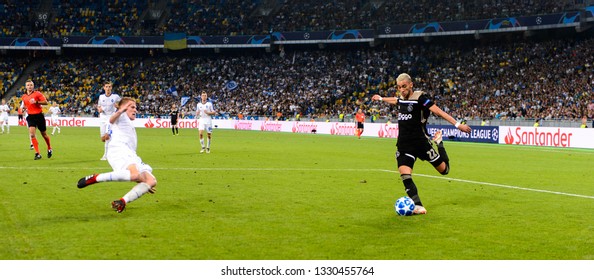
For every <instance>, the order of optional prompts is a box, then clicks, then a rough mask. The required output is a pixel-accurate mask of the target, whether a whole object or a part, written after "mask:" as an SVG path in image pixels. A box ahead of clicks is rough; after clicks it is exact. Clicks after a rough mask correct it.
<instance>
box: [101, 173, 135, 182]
mask: <svg viewBox="0 0 594 280" xmlns="http://www.w3.org/2000/svg"><path fill="white" fill-rule="evenodd" d="M112 181H130V171H129V170H119V171H113V172H109V173H101V174H99V175H97V182H112Z"/></svg>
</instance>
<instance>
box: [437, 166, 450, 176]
mask: <svg viewBox="0 0 594 280" xmlns="http://www.w3.org/2000/svg"><path fill="white" fill-rule="evenodd" d="M439 173H441V175H448V173H450V166H449V165H446V167H445V169H444V170H443V171H439Z"/></svg>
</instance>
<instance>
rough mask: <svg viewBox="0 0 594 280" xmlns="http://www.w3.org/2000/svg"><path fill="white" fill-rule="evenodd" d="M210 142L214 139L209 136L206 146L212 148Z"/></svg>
mask: <svg viewBox="0 0 594 280" xmlns="http://www.w3.org/2000/svg"><path fill="white" fill-rule="evenodd" d="M210 142H212V139H210V138H208V144H206V148H208V149H210Z"/></svg>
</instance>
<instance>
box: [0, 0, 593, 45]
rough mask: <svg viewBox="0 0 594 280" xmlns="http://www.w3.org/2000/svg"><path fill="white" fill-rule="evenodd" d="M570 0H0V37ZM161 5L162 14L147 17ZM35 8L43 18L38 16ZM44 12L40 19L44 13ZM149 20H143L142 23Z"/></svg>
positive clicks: (322, 19)
mask: <svg viewBox="0 0 594 280" xmlns="http://www.w3.org/2000/svg"><path fill="white" fill-rule="evenodd" d="M579 3H583V1H576V0H556V1H553V0H474V1H460V0H458V1H440V0H419V1H412V2H411V1H388V0H340V1H339V0H335V1H317V0H251V1H240V0H202V1H198V0H171V1H167V5H166V7H164V8H163V7H161V8H157V7H156V6H155V4H156V3H147V2H146V1H141V0H129V1H104V0H88V1H73V0H52V1H51V6H49V7H46V6H44V5H46V4H45V2H42V1H40V0H24V3H23V2H22V1H21V2H19V3H17V2H6V3H4V4H0V26H2V27H1V28H0V36H36V37H54V38H58V37H62V36H69V35H70V36H81V35H82V36H96V35H99V36H110V35H116V36H131V35H132V36H139V35H154V36H162V35H163V33H164V32H185V33H187V34H189V35H200V36H205V35H262V34H268V33H269V32H270V31H271V30H272V31H321V30H345V29H373V28H378V27H381V26H384V25H389V24H405V23H426V22H435V21H438V22H442V21H459V20H473V19H489V18H497V17H499V18H501V17H512V16H525V15H536V14H550V13H559V12H563V11H574V10H577V9H580V8H583V7H580V6H579ZM155 9H160V10H159V11H160V13H158V14H160V15H163V18H159V19H157V20H149V18H150V15H151V13H149V11H151V10H155ZM40 13H43V14H45V16H43V17H44V18H43V19H37V18H35V17H38V16H39V14H40ZM46 17H47V18H46ZM147 23H150V24H147Z"/></svg>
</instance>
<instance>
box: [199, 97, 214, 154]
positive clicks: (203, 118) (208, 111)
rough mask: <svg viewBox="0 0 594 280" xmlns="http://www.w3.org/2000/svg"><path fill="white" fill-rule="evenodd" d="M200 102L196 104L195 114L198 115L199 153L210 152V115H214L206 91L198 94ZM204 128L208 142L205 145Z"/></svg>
mask: <svg viewBox="0 0 594 280" xmlns="http://www.w3.org/2000/svg"><path fill="white" fill-rule="evenodd" d="M200 98H201V102H200V103H198V105H196V116H200V121H199V122H198V131H199V137H200V146H202V149H201V150H200V153H201V154H202V153H204V151H206V153H207V154H209V153H210V143H211V142H212V115H216V114H217V112H215V110H214V108H213V106H212V103H211V102H210V101H208V95H207V94H206V91H202V94H201V95H200ZM205 130H206V133H207V135H208V136H207V138H208V143H207V144H206V147H205V146H204V131H205Z"/></svg>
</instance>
